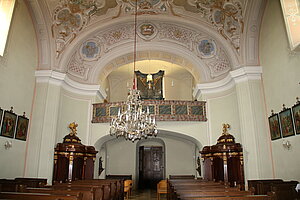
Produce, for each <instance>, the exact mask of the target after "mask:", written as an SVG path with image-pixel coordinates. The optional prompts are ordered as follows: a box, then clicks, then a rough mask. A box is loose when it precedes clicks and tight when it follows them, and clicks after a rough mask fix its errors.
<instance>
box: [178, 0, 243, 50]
mask: <svg viewBox="0 0 300 200" xmlns="http://www.w3.org/2000/svg"><path fill="white" fill-rule="evenodd" d="M173 4H174V5H175V6H183V7H184V8H185V10H188V11H190V12H194V13H197V14H199V15H200V16H201V18H202V19H205V20H206V21H207V22H209V23H210V24H211V25H212V26H213V27H214V28H215V29H216V30H217V31H218V32H219V33H220V34H221V35H222V36H223V37H224V38H225V39H227V40H229V41H230V42H231V44H232V46H233V47H234V48H235V49H236V50H237V52H239V50H240V38H241V34H242V33H243V30H244V18H243V10H244V7H245V3H244V1H243V0H241V1H239V0H187V4H188V5H186V4H184V3H182V0H173Z"/></svg>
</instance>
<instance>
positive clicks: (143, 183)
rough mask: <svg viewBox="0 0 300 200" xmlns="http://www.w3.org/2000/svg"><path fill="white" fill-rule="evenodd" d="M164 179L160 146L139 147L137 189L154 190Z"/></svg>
mask: <svg viewBox="0 0 300 200" xmlns="http://www.w3.org/2000/svg"><path fill="white" fill-rule="evenodd" d="M162 179H164V156H163V149H162V147H161V146H140V148H139V188H141V189H144V188H153V189H155V188H156V184H157V183H158V182H159V181H160V180H162Z"/></svg>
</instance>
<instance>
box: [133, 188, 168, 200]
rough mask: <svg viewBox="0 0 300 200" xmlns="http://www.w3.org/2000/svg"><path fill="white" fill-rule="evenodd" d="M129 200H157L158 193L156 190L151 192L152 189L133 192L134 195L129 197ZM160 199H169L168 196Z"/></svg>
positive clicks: (162, 196)
mask: <svg viewBox="0 0 300 200" xmlns="http://www.w3.org/2000/svg"><path fill="white" fill-rule="evenodd" d="M129 199H130V200H154V199H157V193H156V190H150V189H146V190H136V191H133V193H132V195H131V196H130V197H129ZM160 199H161V200H165V199H167V198H166V195H165V194H161V195H160Z"/></svg>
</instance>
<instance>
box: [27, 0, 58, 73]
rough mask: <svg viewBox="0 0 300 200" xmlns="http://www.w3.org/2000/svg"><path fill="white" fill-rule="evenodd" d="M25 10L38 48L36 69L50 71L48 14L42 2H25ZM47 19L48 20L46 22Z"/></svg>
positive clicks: (33, 0) (36, 0) (51, 58)
mask: <svg viewBox="0 0 300 200" xmlns="http://www.w3.org/2000/svg"><path fill="white" fill-rule="evenodd" d="M25 3H26V5H27V8H28V10H29V12H30V15H31V16H32V21H33V25H34V28H35V32H36V37H37V46H38V56H39V58H38V69H50V68H51V66H52V63H53V61H52V60H53V59H55V58H54V57H53V55H54V54H53V53H51V52H55V50H54V48H53V47H52V46H51V36H50V33H49V29H48V28H47V27H50V25H49V24H51V23H49V19H51V17H50V14H49V12H48V9H47V5H45V2H44V1H40V0H27V1H25ZM47 19H48V20H47Z"/></svg>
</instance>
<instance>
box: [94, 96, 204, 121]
mask: <svg viewBox="0 0 300 200" xmlns="http://www.w3.org/2000/svg"><path fill="white" fill-rule="evenodd" d="M147 107H149V112H150V114H152V115H155V119H156V121H207V118H206V102H205V101H175V100H144V101H143V109H144V110H146V109H147ZM119 109H121V111H124V110H125V109H126V104H125V102H113V103H98V104H93V119H92V123H107V122H110V121H111V117H113V116H116V115H118V111H119Z"/></svg>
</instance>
